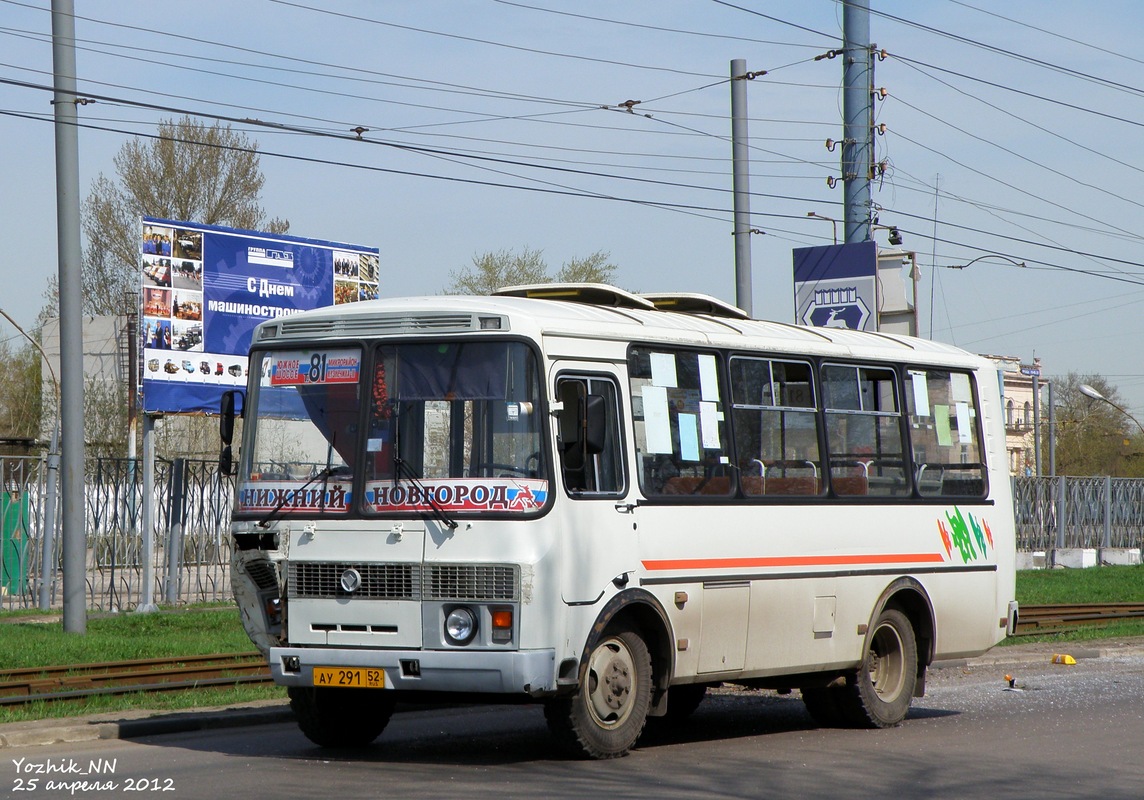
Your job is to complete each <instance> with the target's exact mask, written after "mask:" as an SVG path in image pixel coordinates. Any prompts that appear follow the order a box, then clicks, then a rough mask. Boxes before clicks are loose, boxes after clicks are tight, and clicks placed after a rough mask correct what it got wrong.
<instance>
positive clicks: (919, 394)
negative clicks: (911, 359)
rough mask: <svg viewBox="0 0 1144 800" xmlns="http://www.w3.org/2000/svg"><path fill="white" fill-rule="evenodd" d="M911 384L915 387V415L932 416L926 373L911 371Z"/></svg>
mask: <svg viewBox="0 0 1144 800" xmlns="http://www.w3.org/2000/svg"><path fill="white" fill-rule="evenodd" d="M910 383H911V384H912V385H913V387H914V414H915V415H917V416H919V417H928V416H929V415H930V407H929V386H928V384H927V382H926V374H925V373H924V372H914V371H913V370H910Z"/></svg>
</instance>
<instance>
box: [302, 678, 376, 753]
mask: <svg viewBox="0 0 1144 800" xmlns="http://www.w3.org/2000/svg"><path fill="white" fill-rule="evenodd" d="M287 693H288V694H289V695H290V708H292V709H293V710H294V715H295V716H296V717H297V718H298V727H299V728H301V730H302V733H303V734H305V736H306V738H307V739H309V740H310V741H311V742H313V743H314V744H316V745H318V746H319V747H364V746H365V745H367V744H369V743H370V742H372V741H373V740H374V739H376V738H377V737H378V736H380V735H381V732H382V731H383V730H385V726H386V725H387V724H388V723H389V718H390V717H391V716H393V708H394V705H395V700H394V695H393V692H390V691H385V690H381V689H330V688H325V687H322V688H319V687H316V686H291V687H289V689H288V690H287Z"/></svg>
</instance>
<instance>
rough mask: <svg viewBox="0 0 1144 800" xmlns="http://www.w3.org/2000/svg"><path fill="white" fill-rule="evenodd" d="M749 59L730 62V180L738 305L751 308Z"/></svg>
mask: <svg viewBox="0 0 1144 800" xmlns="http://www.w3.org/2000/svg"><path fill="white" fill-rule="evenodd" d="M747 141H748V139H747V62H746V60H745V59H742V58H736V59H735V60H734V61H732V62H731V164H732V170H731V183H732V189H733V194H734V196H735V201H734V202H735V229H734V231H732V233H733V234H734V237H735V305H737V306H738V307H739V308H741V309H743V310H744V311H745V312H747V315H748V316H754V314H753V313H752V309H751V305H752V303H751V189H750V171H751V170H750V168H751V157H750V150H749V148H748V145H747Z"/></svg>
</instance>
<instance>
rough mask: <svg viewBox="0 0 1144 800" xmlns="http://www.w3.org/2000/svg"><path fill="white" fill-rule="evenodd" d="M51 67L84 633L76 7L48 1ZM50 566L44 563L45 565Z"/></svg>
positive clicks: (75, 568)
mask: <svg viewBox="0 0 1144 800" xmlns="http://www.w3.org/2000/svg"><path fill="white" fill-rule="evenodd" d="M52 66H53V69H54V72H55V94H54V95H53V100H52V102H53V103H54V106H55V123H56V232H57V234H58V238H59V241H58V258H59V282H60V384H61V386H60V390H61V395H62V398H61V402H60V406H61V412H60V418H61V422H62V426H61V429H62V432H63V437H62V442H61V444H62V451H63V455H62V459H61V465H62V467H63V470H62V472H63V477H62V481H61V496H62V500H63V503H62V507H63V515H62V520H63V529H62V530H63V534H62V538H63V548H62V552H63V573H64V592H63V600H64V613H63V621H64V631H65V632H67V633H86V632H87V608H86V605H85V599H86V597H85V593H84V572H85V570H86V566H87V540H86V536H85V533H84V495H85V492H84V444H83V299H82V295H81V287H80V277H81V276H80V244H79V128H78V126H77V122H78V116H79V112H78V105H79V98H78V97H77V96H76V78H75V6H74V3H73V2H72V0H52ZM47 566H48V565H45V568H47Z"/></svg>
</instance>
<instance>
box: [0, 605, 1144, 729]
mask: <svg viewBox="0 0 1144 800" xmlns="http://www.w3.org/2000/svg"><path fill="white" fill-rule="evenodd" d="M1117 619H1140V620H1144V603H1104V604H1085V605H1027V606H1022V607H1021V609H1020V616H1019V617H1018V620H1017V635H1018V636H1023V635H1031V634H1036V633H1052V632H1055V631H1059V630H1062V629H1065V628H1077V627H1082V626H1088V625H1101V624H1104V623H1107V622H1110V621H1112V620H1117ZM262 683H270V671H269V669H268V668H267V666H266V661H265V659H264V658H263V657H262V656H261V655H260V654H258V653H256V652H251V653H237V654H235V653H220V654H215V655H205V656H181V657H178V658H155V659H142V660H137V661H114V662H108V663H103V664H65V665H60V666H50V667H29V668H25V669H15V670H0V706H4V705H18V704H27V703H33V702H37V701H42V702H56V701H60V700H75V699H81V698H85V697H92V696H95V695H109V694H128V693H131V692H173V691H186V690H189V689H201V688H206V687H211V686H234V685H237V684H262Z"/></svg>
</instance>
